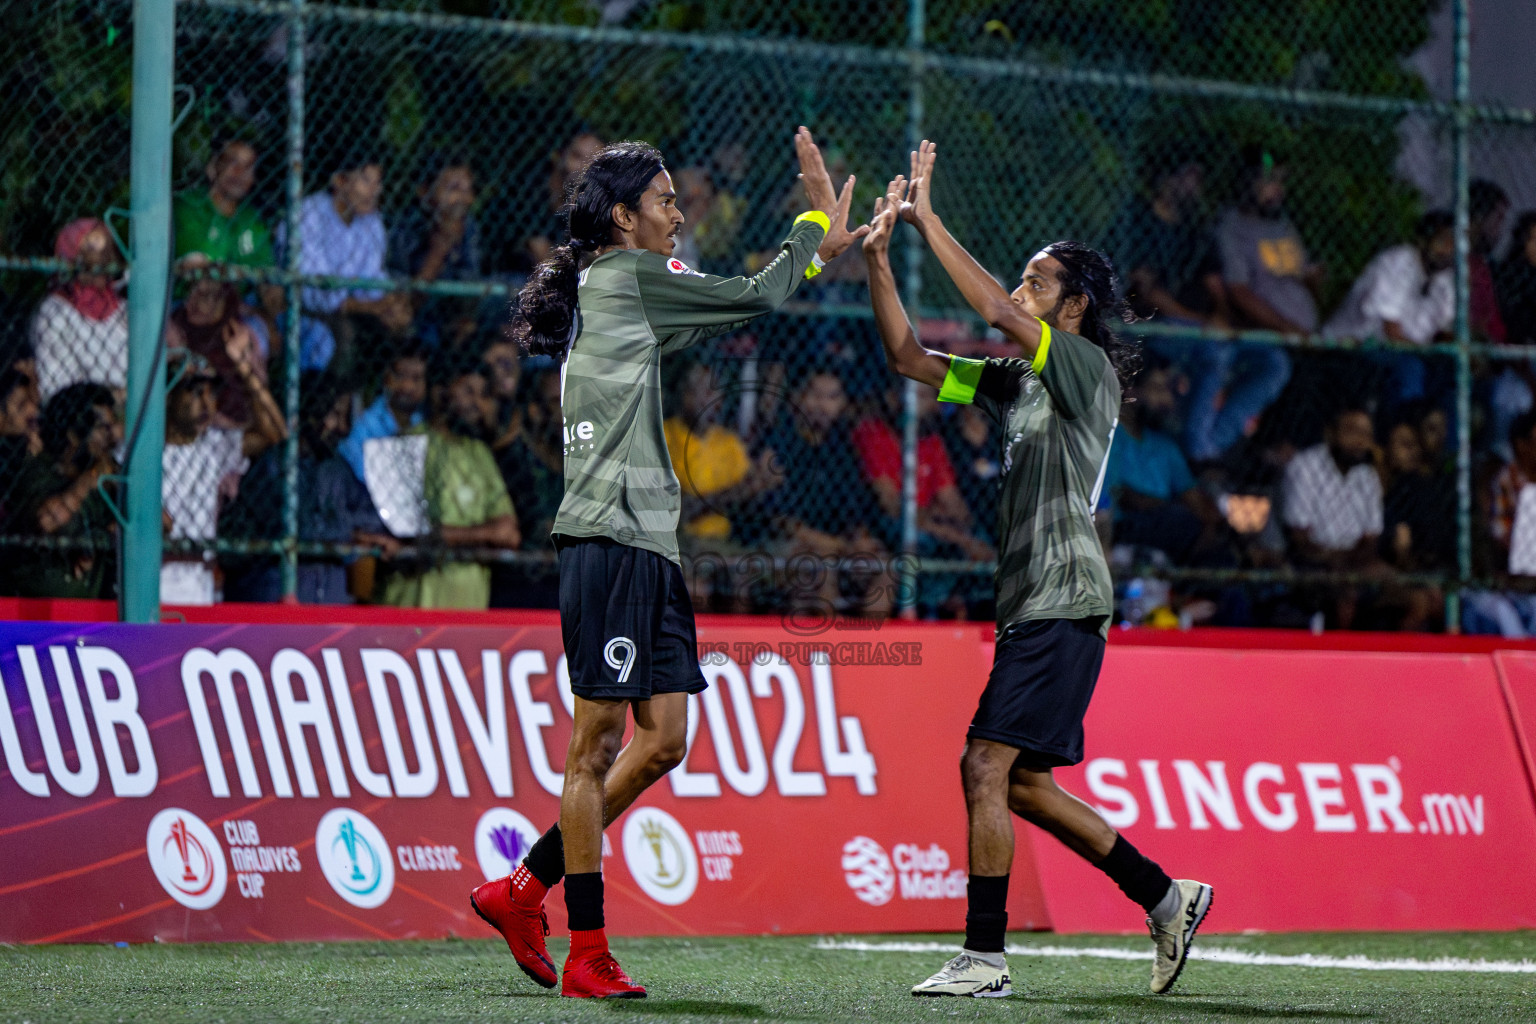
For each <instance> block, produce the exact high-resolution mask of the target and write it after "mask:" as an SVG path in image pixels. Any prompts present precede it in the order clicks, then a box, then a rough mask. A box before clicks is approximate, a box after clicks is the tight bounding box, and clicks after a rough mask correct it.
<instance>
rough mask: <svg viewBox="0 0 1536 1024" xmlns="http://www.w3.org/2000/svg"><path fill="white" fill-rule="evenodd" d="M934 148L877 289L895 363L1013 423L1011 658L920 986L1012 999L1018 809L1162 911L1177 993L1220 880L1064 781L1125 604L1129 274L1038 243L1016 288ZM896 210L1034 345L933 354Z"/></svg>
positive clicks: (878, 236) (1161, 936)
mask: <svg viewBox="0 0 1536 1024" xmlns="http://www.w3.org/2000/svg"><path fill="white" fill-rule="evenodd" d="M936 161H937V152H936V147H935V146H934V145H933V144H932V143H930V142H926V141H925V142H924V143H923V144H922V148H921V149H920V150H919V151H918V152H916V153H913V154H912V176H911V178H910V180H909V179H907V178H905V177H898V178H896V179H895V180H894V181H892V182H891V183H890V185H889V187H888V189H887V193H886V197H885V198H884V199H882V200H880V201H879V203H878V205H877V206H876V209H875V218H874V222H873V224H872V228H873V230H872V231H871V232H870V234H869V236H868V237H867V238H866V239H865V240H864V256H865V259H866V260H867V261H868V263H869V290H870V299H871V301H872V302H873V304H874V308H875V322H876V324H877V325H878V327H879V330H880V338H881V341H882V342H883V344H884V346H885V358H886V362H887V364H888V365H889V366H890V368H891V369H892V370H895V371H896V372H897V373H899V374H902V375H903V376H905V377H910V378H912V379H913V380H917V381H921V382H923V383H924V384H929V385H931V386H933V387H936V388H938V389H939V400H940V401H943V402H959V403H964V404H972V403H974V404H975V405H976V407H977V408H979V409H980V410H981V411H982V412H983V413H985V414H986V415H987V416H988V417H989V418H990V419H992V420H993V421H994V422H995V423H997V425H998V427H999V428H1000V430H1001V435H1002V452H1001V462H1002V467H1003V472H1002V476H1001V478H1000V479H999V483H998V486H999V487H1000V488H1001V493H1000V494H999V496H998V511H997V518H998V522H997V536H998V539H999V544H998V564H997V579H996V586H997V653H996V656H995V660H994V662H993V665H992V674H991V676H990V677H989V678H988V680H987V685H986V689H985V690H984V691H983V692H982V695H981V704H980V706H979V707H978V708H977V709H976V715H975V717H974V718H973V719H972V720H971V727H970V730H969V731H968V732H967V734H966V746H965V755H964V758H963V759H962V761H961V780H962V783H963V785H964V789H965V802H966V812H967V818H968V821H969V826H970V835H969V850H970V883H969V889H968V896H967V899H968V908H967V912H966V918H965V947H964V949H963V950H962V951H961V953H960V955H959V956H957V957H955V958H954V959H952V960H950V961H949V963H947V964H945V965H944V968H943V969H942V970H940V971H939V972H938V973H937V974H935V975H934V976H933V977H931V978H929V979H928V980H927V981H924V982H922V983H921V984H919V985H917V986H916V987H915V988H913V990H912V993H913V995H956V996H1004V995H1008V994H1009V992H1010V991H1011V990H1010V987H1009V986H1010V981H1009V977H1008V967H1007V964H1006V963H1005V962H1004V959H1003V933H1004V931H1005V930H1006V928H1007V924H1008V914H1007V903H1006V900H1007V894H1008V874H1009V870H1010V868H1011V865H1012V862H1013V822H1012V820H1011V819H1010V818H1009V812H1010V811H1012V812H1013V813H1014V814H1017V815H1019V816H1020V817H1021V818H1023V819H1024V820H1026V821H1029V822H1031V823H1033V824H1035V825H1038V826H1040V827H1041V828H1043V829H1045V830H1046V831H1047V832H1050V833H1051V834H1052V835H1054V836H1055V837H1056V838H1058V839H1060V840H1061V841H1062V842H1063V843H1065V844H1066V845H1067V846H1068V847H1070V848H1071V849H1072V850H1073V851H1074V852H1075V853H1077V854H1079V855H1080V856H1082V857H1084V858H1085V859H1087V860H1088V861H1089V862H1090V863H1091V864H1093V865H1095V866H1096V867H1098V868H1099V869H1100V870H1102V871H1103V872H1104V873H1105V874H1107V875H1108V876H1109V877H1110V878H1111V879H1113V880H1114V881H1115V883H1116V884H1118V885H1119V886H1120V888H1121V889H1122V890H1123V891H1124V892H1125V894H1126V895H1127V896H1129V897H1130V898H1131V899H1133V900H1135V901H1136V902H1137V903H1139V904H1140V905H1141V906H1142V908H1143V909H1144V910H1145V911H1146V912H1147V924H1148V927H1149V928H1150V929H1151V932H1152V940H1153V943H1154V944H1155V946H1156V955H1155V960H1154V962H1153V966H1152V991H1153V992H1166V991H1168V989H1169V988H1171V987H1172V985H1173V983H1174V981H1175V980H1176V979H1177V978H1178V975H1179V971H1180V970H1181V969H1182V968H1183V966H1184V959H1185V957H1186V955H1187V953H1188V949H1189V943H1190V940H1191V939H1192V938H1193V937H1194V934H1195V929H1196V928H1198V927H1199V926H1200V922H1201V920H1202V919H1203V918H1204V917H1205V913H1206V911H1207V910H1208V909H1209V907H1210V905H1211V887H1210V886H1208V885H1205V884H1204V883H1202V882H1194V881H1185V880H1180V881H1174V880H1173V879H1170V878H1169V877H1168V875H1167V874H1165V873H1164V872H1163V869H1162V868H1160V867H1158V866H1157V865H1156V864H1154V863H1153V862H1152V861H1150V860H1148V859H1147V858H1146V857H1145V856H1143V855H1142V854H1141V853H1140V852H1138V851H1137V850H1136V848H1135V847H1133V846H1132V845H1131V844H1130V843H1128V842H1126V840H1125V839H1124V837H1122V836H1120V835H1118V834H1116V832H1115V830H1114V829H1112V828H1110V826H1109V825H1108V824H1107V823H1106V822H1105V821H1104V819H1103V818H1101V817H1100V816H1099V815H1098V814H1097V813H1096V812H1095V811H1094V810H1093V809H1092V808H1091V807H1089V806H1088V805H1087V804H1085V803H1083V802H1082V801H1081V800H1079V799H1077V798H1076V797H1074V796H1072V795H1071V794H1070V793H1068V792H1066V791H1065V790H1063V789H1062V788H1061V787H1060V786H1058V785H1057V784H1056V781H1055V779H1054V778H1053V777H1052V775H1051V770H1052V769H1053V768H1058V767H1064V766H1066V765H1073V764H1077V763H1078V762H1080V761H1081V760H1082V759H1083V715H1084V714H1085V713H1086V712H1087V710H1088V701H1089V699H1090V698H1091V697H1092V696H1093V688H1094V685H1095V684H1096V683H1097V681H1098V677H1099V667H1100V665H1101V664H1102V663H1103V659H1104V644H1105V639H1106V636H1107V631H1108V628H1109V619H1110V615H1111V613H1112V611H1113V589H1112V586H1111V583H1110V576H1109V567H1108V566H1107V565H1106V564H1105V561H1104V552H1103V549H1102V548H1101V547H1100V545H1099V539H1098V535H1097V534H1096V533H1095V531H1094V525H1093V513H1094V506H1095V505H1096V504H1097V503H1098V498H1099V489H1100V487H1102V486H1103V483H1104V466H1105V464H1106V462H1107V461H1108V459H1109V447H1110V444H1111V442H1112V440H1113V437H1114V431H1115V426H1116V423H1117V422H1118V417H1119V411H1120V391H1121V386H1122V384H1123V383H1124V381H1125V379H1126V377H1127V376H1128V375H1129V374H1130V373H1131V372H1133V370H1134V365H1135V362H1136V348H1135V346H1134V344H1133V343H1127V342H1124V341H1122V340H1121V339H1120V338H1119V337H1118V336H1117V335H1116V333H1115V331H1114V329H1113V328H1112V327H1111V325H1110V317H1111V315H1112V314H1113V313H1114V312H1115V310H1116V309H1117V307H1118V302H1117V299H1116V296H1115V281H1114V271H1113V268H1112V267H1111V266H1110V263H1109V261H1108V260H1107V259H1105V258H1104V256H1103V255H1102V254H1100V253H1098V252H1095V251H1094V250H1093V249H1090V248H1088V247H1087V246H1085V245H1083V244H1081V243H1079V242H1054V243H1052V244H1051V245H1047V246H1046V247H1045V248H1044V249H1042V250H1040V251H1039V252H1037V253H1035V255H1034V256H1033V257H1032V258H1031V259H1030V260H1029V263H1028V265H1027V266H1026V267H1025V268H1024V275H1023V278H1022V280H1021V281H1020V282H1019V286H1018V288H1016V289H1014V291H1013V292H1012V294H1010V293H1008V292H1007V291H1005V290H1004V289H1003V287H1002V286H1001V285H999V284H998V283H997V280H996V279H995V278H994V277H993V276H992V275H991V274H990V273H988V272H987V270H986V269H985V268H983V267H982V266H981V264H979V263H977V262H976V260H975V259H974V258H973V257H972V256H971V255H970V253H968V252H966V251H965V249H964V248H963V247H962V246H961V245H960V243H958V242H957V241H955V239H954V237H953V236H951V235H950V233H949V232H948V231H947V230H946V229H945V227H944V224H943V222H942V221H941V220H940V219H939V218H938V216H937V215H936V214H935V213H934V212H933V189H932V185H933V171H934V165H935V163H936ZM898 220H905V221H907V222H908V223H910V224H913V225H914V226H916V228H917V230H918V233H919V234H920V235H921V236H922V237H923V240H924V241H925V242H927V244H928V246H929V247H930V248H931V249H932V250H933V252H934V255H935V256H937V257H938V258H939V262H940V263H942V264H943V266H944V270H945V271H946V272H947V273H948V274H949V276H950V278H951V279H952V280H953V281H954V283H955V285H956V286H957V287H958V288H959V289H960V292H961V294H963V295H964V296H965V299H966V301H967V302H969V303H970V304H971V306H972V308H974V309H975V310H976V312H977V313H979V314H981V316H983V317H984V318H985V319H986V321H987V323H989V324H991V325H992V326H993V327H995V328H997V329H998V330H999V331H1001V332H1002V333H1003V334H1004V335H1005V336H1006V337H1007V338H1009V339H1010V340H1011V341H1013V342H1014V343H1015V344H1017V345H1018V346H1019V348H1020V350H1021V351H1022V353H1023V354H1022V356H1019V357H1014V358H1006V359H966V358H962V357H960V356H949V355H945V354H943V353H939V352H934V351H931V350H929V349H926V348H924V347H923V346H922V345H920V344H919V343H918V341H917V338H916V336H915V335H914V333H913V331H912V328H911V325H910V324H909V323H908V322H907V315H906V311H905V310H904V309H903V308H902V305H901V300H900V298H899V297H898V296H897V293H896V281H895V278H894V276H893V275H892V273H891V265H890V261H889V258H888V249H889V245H890V239H891V233H892V231H893V230H894V229H895V226H896V224H897V222H898Z"/></svg>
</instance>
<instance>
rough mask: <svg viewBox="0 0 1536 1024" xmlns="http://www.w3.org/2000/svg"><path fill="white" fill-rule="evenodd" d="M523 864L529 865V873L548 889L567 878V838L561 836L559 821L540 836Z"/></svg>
mask: <svg viewBox="0 0 1536 1024" xmlns="http://www.w3.org/2000/svg"><path fill="white" fill-rule="evenodd" d="M523 863H524V864H526V865H528V873H529V874H530V875H532V876H533V877H534V878H537V879H538V880H539V884H540V885H542V886H543V887H544V888H546V889H552V888H554V887H555V885H556V884H557V883H558V882H559V881H560V879H562V878H564V877H565V838H564V837H563V836H562V835H560V823H559V822H558V821H557V822H555V823H554V824H553V825H551V826H550V827H549V831H548V832H545V833H544V834H543V835H541V836H539V838H538V841H537V842H535V843H534V844H533V846H532V847H530V848H529V850H528V856H526V857H524V858H523Z"/></svg>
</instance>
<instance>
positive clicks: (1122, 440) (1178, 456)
mask: <svg viewBox="0 0 1536 1024" xmlns="http://www.w3.org/2000/svg"><path fill="white" fill-rule="evenodd" d="M1174 409H1175V398H1174V394H1173V387H1172V385H1171V381H1170V373H1169V367H1168V364H1167V362H1166V361H1164V360H1162V359H1160V358H1158V357H1157V356H1156V355H1155V354H1153V353H1147V354H1146V357H1145V363H1144V364H1143V366H1142V369H1141V372H1140V373H1139V374H1138V375H1137V376H1136V379H1135V382H1134V383H1133V384H1132V385H1131V387H1130V389H1129V391H1128V392H1127V394H1126V402H1125V404H1124V405H1123V406H1121V409H1120V427H1119V429H1118V430H1117V431H1116V432H1115V440H1114V443H1113V445H1111V446H1110V452H1109V466H1108V468H1107V469H1106V471H1105V476H1104V499H1103V501H1101V504H1102V505H1104V506H1105V507H1107V508H1108V509H1110V511H1111V512H1112V515H1113V518H1114V541H1115V543H1116V544H1135V545H1141V546H1145V547H1151V548H1158V549H1160V550H1162V551H1164V552H1165V553H1167V555H1168V557H1170V558H1172V559H1173V560H1174V561H1175V562H1186V563H1187V562H1189V561H1192V560H1195V559H1196V558H1197V557H1198V556H1200V555H1203V554H1206V553H1208V552H1210V551H1211V550H1212V549H1214V548H1216V547H1218V546H1219V545H1220V543H1221V529H1222V526H1223V525H1224V521H1223V519H1222V515H1221V512H1220V510H1219V509H1218V508H1217V507H1216V504H1215V502H1213V501H1212V500H1211V499H1210V497H1209V496H1208V495H1207V494H1206V493H1205V492H1204V491H1202V490H1200V488H1199V487H1197V486H1196V485H1195V477H1194V474H1193V473H1191V472H1190V469H1189V462H1188V461H1187V460H1186V459H1185V458H1184V453H1183V451H1181V450H1180V448H1179V445H1178V442H1177V441H1175V440H1174V439H1173V435H1172V434H1171V433H1170V432H1169V431H1168V429H1167V427H1168V426H1169V424H1170V422H1171V420H1172V418H1173V413H1174Z"/></svg>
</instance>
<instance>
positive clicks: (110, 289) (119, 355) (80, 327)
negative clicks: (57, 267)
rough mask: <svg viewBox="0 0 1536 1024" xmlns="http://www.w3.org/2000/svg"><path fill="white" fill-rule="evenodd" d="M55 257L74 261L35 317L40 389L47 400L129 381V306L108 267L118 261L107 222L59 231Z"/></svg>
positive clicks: (118, 387)
mask: <svg viewBox="0 0 1536 1024" xmlns="http://www.w3.org/2000/svg"><path fill="white" fill-rule="evenodd" d="M53 255H54V257H55V258H56V259H60V260H65V261H67V262H70V263H73V264H74V265H75V267H74V269H73V270H72V271H70V272H69V273H68V274H67V275H66V276H65V277H64V278H63V279H61V280H60V281H59V283H58V284H56V285H55V286H54V289H53V290H52V291H50V292H49V293H48V297H47V298H45V299H44V300H43V302H42V305H41V306H39V307H38V309H37V313H36V314H34V315H33V317H32V325H31V335H32V348H33V350H34V352H35V353H36V356H37V387H38V392H39V394H40V396H41V398H42V400H43V401H44V402H46V401H47V400H48V399H50V398H52V397H53V396H54V395H56V394H58V393H59V392H60V391H63V390H64V389H65V388H67V387H69V385H71V384H87V383H89V384H105V385H106V386H107V387H109V388H112V389H113V390H114V391H115V392H117V394H118V396H119V397H121V396H122V394H123V391H124V389H125V388H126V387H127V385H128V304H127V303H126V302H124V301H123V297H122V295H120V294H119V293H118V290H117V287H116V283H115V282H114V281H113V280H112V278H111V277H110V276H108V275H107V274H106V273H105V272H104V271H105V270H106V269H107V268H108V267H109V266H111V265H112V264H113V263H115V262H117V250H116V248H115V247H114V246H113V244H112V236H111V234H110V233H109V232H108V231H107V226H106V225H105V224H103V223H102V222H101V221H100V220H98V219H96V218H95V217H82V218H80V219H79V220H76V221H72V222H70V223H69V224H68V225H66V226H65V228H64V230H62V231H60V232H59V237H58V239H57V240H56V241H55V242H54V246H53Z"/></svg>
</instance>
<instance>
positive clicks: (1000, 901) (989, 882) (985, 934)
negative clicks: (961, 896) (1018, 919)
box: [965, 875, 1008, 953]
mask: <svg viewBox="0 0 1536 1024" xmlns="http://www.w3.org/2000/svg"><path fill="white" fill-rule="evenodd" d="M965 901H966V910H965V948H966V949H970V950H974V951H976V952H977V953H1001V952H1002V951H1003V933H1004V932H1006V931H1007V930H1008V876H1007V875H972V876H971V877H970V881H969V882H968V883H967V885H966V887H965Z"/></svg>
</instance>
